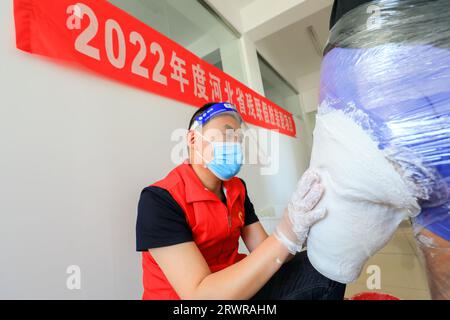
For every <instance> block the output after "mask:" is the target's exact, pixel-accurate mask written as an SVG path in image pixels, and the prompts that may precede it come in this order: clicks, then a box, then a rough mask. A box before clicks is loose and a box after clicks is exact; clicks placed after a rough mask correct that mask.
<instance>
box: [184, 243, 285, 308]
mask: <svg viewBox="0 0 450 320" xmlns="http://www.w3.org/2000/svg"><path fill="white" fill-rule="evenodd" d="M289 256H290V254H289V252H288V251H287V249H286V247H285V246H284V245H283V244H281V243H280V242H279V241H278V240H277V239H276V238H275V237H274V236H270V237H268V238H267V239H266V240H264V241H263V242H262V243H261V245H259V246H258V247H257V248H256V249H255V250H254V251H253V252H252V253H251V254H249V255H248V256H247V257H246V258H244V259H242V260H241V261H239V262H238V263H235V264H233V265H232V266H229V267H228V268H225V269H223V270H221V271H218V272H215V273H212V274H210V275H208V276H207V277H206V278H205V279H203V281H201V282H200V284H199V285H198V286H197V288H196V290H195V291H194V293H193V296H192V297H190V298H192V299H218V300H219V299H230V300H234V299H249V298H251V297H252V296H253V295H255V294H256V293H257V292H258V290H259V289H261V288H262V287H263V286H264V284H265V283H266V282H267V281H269V279H270V278H271V277H272V276H273V275H274V274H275V272H277V271H278V269H279V268H280V267H281V265H282V263H283V262H285V261H286V259H288V257H289Z"/></svg>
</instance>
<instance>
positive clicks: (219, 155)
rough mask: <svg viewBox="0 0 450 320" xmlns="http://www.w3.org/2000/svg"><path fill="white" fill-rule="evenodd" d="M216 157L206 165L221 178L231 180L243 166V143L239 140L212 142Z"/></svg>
mask: <svg viewBox="0 0 450 320" xmlns="http://www.w3.org/2000/svg"><path fill="white" fill-rule="evenodd" d="M211 144H212V146H213V149H214V158H213V160H212V161H211V162H209V163H208V164H207V165H206V166H207V168H208V169H209V170H211V172H212V173H214V175H215V176H216V177H217V178H219V179H221V180H230V179H231V178H233V177H234V176H236V175H237V174H238V173H239V171H240V170H241V167H242V160H243V154H242V145H241V144H240V143H238V142H211Z"/></svg>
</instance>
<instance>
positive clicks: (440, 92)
mask: <svg viewBox="0 0 450 320" xmlns="http://www.w3.org/2000/svg"><path fill="white" fill-rule="evenodd" d="M368 5H372V6H376V8H378V10H379V14H378V15H377V20H376V21H371V20H370V19H369V20H368V18H370V15H369V14H367V6H368ZM368 5H362V6H360V7H358V8H356V9H354V10H353V11H351V12H349V13H348V14H347V15H345V16H344V17H343V18H342V19H341V20H340V21H339V22H338V23H337V24H336V25H335V26H334V28H333V29H332V31H331V36H330V40H329V43H328V46H327V49H326V53H325V57H324V61H323V65H322V74H321V88H320V91H321V92H320V106H319V111H318V115H317V125H316V129H315V132H314V144H313V151H312V159H311V167H312V168H313V169H315V170H316V171H318V172H319V173H320V175H321V178H322V183H323V184H324V186H325V190H326V193H325V196H324V198H323V200H322V202H321V204H320V205H322V206H326V207H327V210H328V217H327V219H324V220H323V221H321V222H319V223H317V224H316V225H315V226H313V228H312V229H311V232H310V236H309V239H308V255H309V258H310V260H311V263H312V264H313V265H314V266H315V267H316V269H317V270H318V271H319V272H321V273H323V274H324V275H326V276H328V277H329V278H331V279H333V280H336V281H340V282H344V283H349V282H352V281H354V280H356V279H357V278H358V276H359V275H360V273H361V269H362V267H363V266H364V264H365V263H366V262H367V260H368V259H369V258H370V257H371V256H372V255H373V254H375V253H376V252H377V251H378V250H380V249H381V248H382V247H383V246H385V245H386V244H387V242H388V241H389V240H390V239H391V237H392V236H393V234H394V232H395V230H396V229H397V227H398V225H399V224H400V222H401V221H402V220H403V219H405V218H408V217H411V218H413V221H414V230H415V235H416V239H417V240H418V243H419V246H420V248H421V249H422V251H423V253H424V258H425V265H426V268H427V273H428V278H429V283H430V288H431V291H432V296H433V298H435V299H450V214H449V212H450V201H449V194H450V191H449V185H450V9H449V5H450V3H449V1H448V0H435V1H423V0H422V1H421V0H402V1H394V0H381V1H372V2H371V3H369V4H368Z"/></svg>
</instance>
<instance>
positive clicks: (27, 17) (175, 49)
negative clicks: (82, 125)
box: [14, 0, 296, 136]
mask: <svg viewBox="0 0 450 320" xmlns="http://www.w3.org/2000/svg"><path fill="white" fill-rule="evenodd" d="M14 15H15V24H16V43H17V48H19V49H21V50H24V51H27V52H30V53H35V54H40V55H44V56H49V57H52V58H57V59H62V60H68V61H74V62H77V63H79V64H81V65H84V66H86V67H88V68H89V69H92V70H94V71H96V72H99V73H101V74H103V75H106V76H108V77H110V78H114V79H116V80H118V81H120V82H124V83H127V84H129V85H132V86H135V87H138V88H141V89H144V90H146V91H150V92H152V93H155V94H159V95H162V96H165V97H168V98H171V99H175V100H177V101H181V102H184V103H187V104H191V105H193V106H195V107H200V106H202V105H203V104H205V103H207V102H210V101H226V102H230V103H233V104H235V105H236V106H237V108H238V110H239V112H240V113H241V115H242V117H243V119H244V120H245V121H246V122H248V123H251V124H254V125H257V126H260V127H264V128H267V129H272V130H279V131H280V132H281V133H283V134H286V135H289V136H295V135H296V128H295V123H294V121H293V117H292V114H290V113H289V112H287V111H286V110H284V109H282V108H281V107H279V106H277V105H275V104H274V103H272V102H271V101H270V100H268V99H266V98H265V97H263V96H261V95H260V94H258V93H256V92H255V91H253V90H251V89H250V88H248V87H247V86H245V85H243V84H242V83H240V82H239V81H237V80H235V79H234V78H232V77H231V76H229V75H227V74H226V73H224V72H223V71H221V70H219V69H218V68H216V67H214V66H213V65H211V64H209V63H207V62H206V61H204V60H202V59H200V58H199V57H197V56H196V55H194V54H193V53H191V52H190V51H188V50H186V49H185V48H183V47H182V46H180V45H178V44H177V43H175V42H174V41H172V40H170V39H169V38H167V37H166V36H164V35H162V34H161V33H159V32H158V31H156V30H154V29H152V28H150V27H149V26H148V25H146V24H144V23H143V22H141V21H139V20H137V19H136V18H134V17H132V16H131V15H129V14H128V13H126V12H125V11H123V10H121V9H120V8H118V7H116V6H114V5H113V4H111V3H109V2H107V1H99V0H81V1H79V2H77V1H75V0H14Z"/></svg>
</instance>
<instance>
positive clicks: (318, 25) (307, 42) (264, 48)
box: [256, 6, 331, 85]
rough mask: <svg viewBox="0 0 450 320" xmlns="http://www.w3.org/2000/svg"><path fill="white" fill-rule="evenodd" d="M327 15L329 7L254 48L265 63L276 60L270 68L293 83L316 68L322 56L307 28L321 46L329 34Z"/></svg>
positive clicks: (274, 34) (260, 42)
mask: <svg viewBox="0 0 450 320" xmlns="http://www.w3.org/2000/svg"><path fill="white" fill-rule="evenodd" d="M330 14H331V6H330V7H327V8H325V9H323V10H320V11H318V12H316V13H315V14H313V15H311V16H309V17H307V18H305V19H303V20H300V21H298V22H296V23H294V24H292V25H290V26H288V27H286V28H284V29H281V30H280V31H278V32H275V33H273V34H271V35H269V36H268V37H266V38H264V39H262V40H260V41H258V42H257V43H256V47H257V48H258V49H259V50H260V51H261V53H262V55H263V56H265V58H266V59H267V60H269V62H271V63H272V61H270V60H271V57H276V61H278V63H277V64H274V67H275V68H276V69H278V71H279V72H280V73H281V74H283V75H284V76H285V77H286V78H288V80H290V81H291V82H295V80H296V79H298V78H300V77H303V76H306V75H308V74H310V73H313V72H317V71H318V70H319V69H320V64H321V61H322V57H321V56H320V55H319V54H318V53H317V51H316V49H315V47H314V45H313V42H312V41H311V39H310V37H309V35H308V32H307V28H308V26H313V27H314V30H315V31H316V34H317V37H318V40H319V42H320V44H321V45H322V46H323V47H324V46H325V44H326V42H327V39H328V34H329V32H328V25H329V19H330ZM264 53H266V55H265V54H264ZM267 55H268V56H267ZM274 60H275V59H274ZM294 85H295V84H294Z"/></svg>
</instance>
